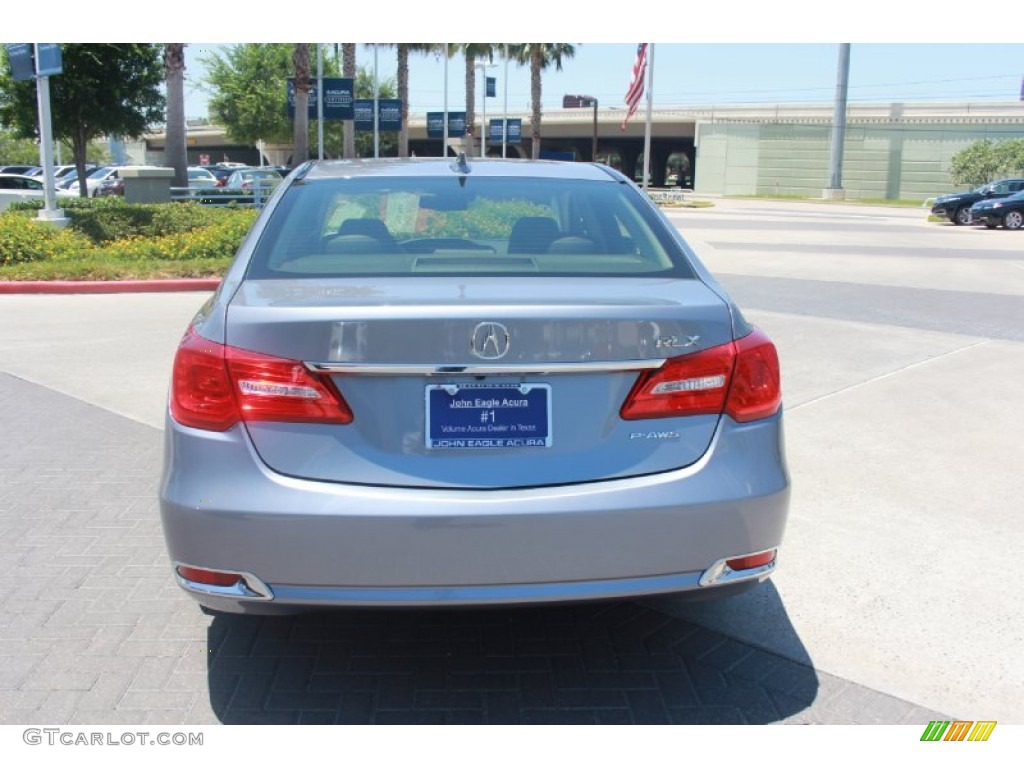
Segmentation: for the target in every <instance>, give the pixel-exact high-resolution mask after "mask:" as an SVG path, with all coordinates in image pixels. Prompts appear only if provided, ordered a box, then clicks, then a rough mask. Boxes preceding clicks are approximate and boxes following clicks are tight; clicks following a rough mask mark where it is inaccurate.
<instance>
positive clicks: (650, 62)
mask: <svg viewBox="0 0 1024 768" xmlns="http://www.w3.org/2000/svg"><path fill="white" fill-rule="evenodd" d="M653 107H654V43H651V44H650V49H649V51H648V54H647V119H646V120H645V121H644V187H643V188H644V191H645V192H646V191H647V185H648V184H649V181H650V178H651V113H652V111H653Z"/></svg>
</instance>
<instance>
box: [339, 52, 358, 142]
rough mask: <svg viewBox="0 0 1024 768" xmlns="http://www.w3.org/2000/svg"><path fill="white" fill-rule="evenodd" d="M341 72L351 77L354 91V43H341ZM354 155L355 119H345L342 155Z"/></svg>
mask: <svg viewBox="0 0 1024 768" xmlns="http://www.w3.org/2000/svg"><path fill="white" fill-rule="evenodd" d="M341 60H342V65H341V74H342V76H344V77H350V78H352V83H353V86H352V89H353V91H355V81H356V44H355V43H342V44H341ZM355 156H356V123H355V120H346V121H345V141H344V145H343V146H342V157H345V158H346V159H349V160H351V159H352V158H353V157H355Z"/></svg>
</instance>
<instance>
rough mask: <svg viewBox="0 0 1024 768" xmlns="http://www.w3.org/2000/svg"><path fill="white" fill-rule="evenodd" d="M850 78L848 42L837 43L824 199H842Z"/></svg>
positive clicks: (844, 195) (844, 194)
mask: <svg viewBox="0 0 1024 768" xmlns="http://www.w3.org/2000/svg"><path fill="white" fill-rule="evenodd" d="M849 80H850V44H849V43H841V44H840V45H839V69H838V72H837V73H836V104H835V110H834V111H833V113H832V148H831V151H830V153H829V180H828V189H825V190H823V191H822V197H824V198H825V199H826V200H842V199H843V198H845V197H846V192H845V191H844V190H843V147H844V146H845V145H846V94H847V91H848V85H849Z"/></svg>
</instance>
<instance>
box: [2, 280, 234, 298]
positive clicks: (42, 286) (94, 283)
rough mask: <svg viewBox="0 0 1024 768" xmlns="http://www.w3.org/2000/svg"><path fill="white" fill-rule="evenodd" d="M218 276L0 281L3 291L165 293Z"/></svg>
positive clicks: (211, 285) (204, 287)
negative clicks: (179, 278) (174, 278)
mask: <svg viewBox="0 0 1024 768" xmlns="http://www.w3.org/2000/svg"><path fill="white" fill-rule="evenodd" d="M218 287H220V278H219V277H204V278H190V279H183V280H24V281H22V280H9V281H4V282H0V294H5V293H169V292H172V291H215V290H217V288H218Z"/></svg>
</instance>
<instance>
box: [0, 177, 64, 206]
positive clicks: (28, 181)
mask: <svg viewBox="0 0 1024 768" xmlns="http://www.w3.org/2000/svg"><path fill="white" fill-rule="evenodd" d="M57 194H58V195H60V196H67V195H71V194H72V193H70V192H67V191H66V190H62V189H58V190H57ZM41 197H43V180H42V179H39V178H35V177H33V176H23V175H21V174H16V173H0V211H3V210H6V209H7V208H8V207H9V206H10V204H11V203H14V202H26V201H28V200H33V199H37V198H41Z"/></svg>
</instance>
